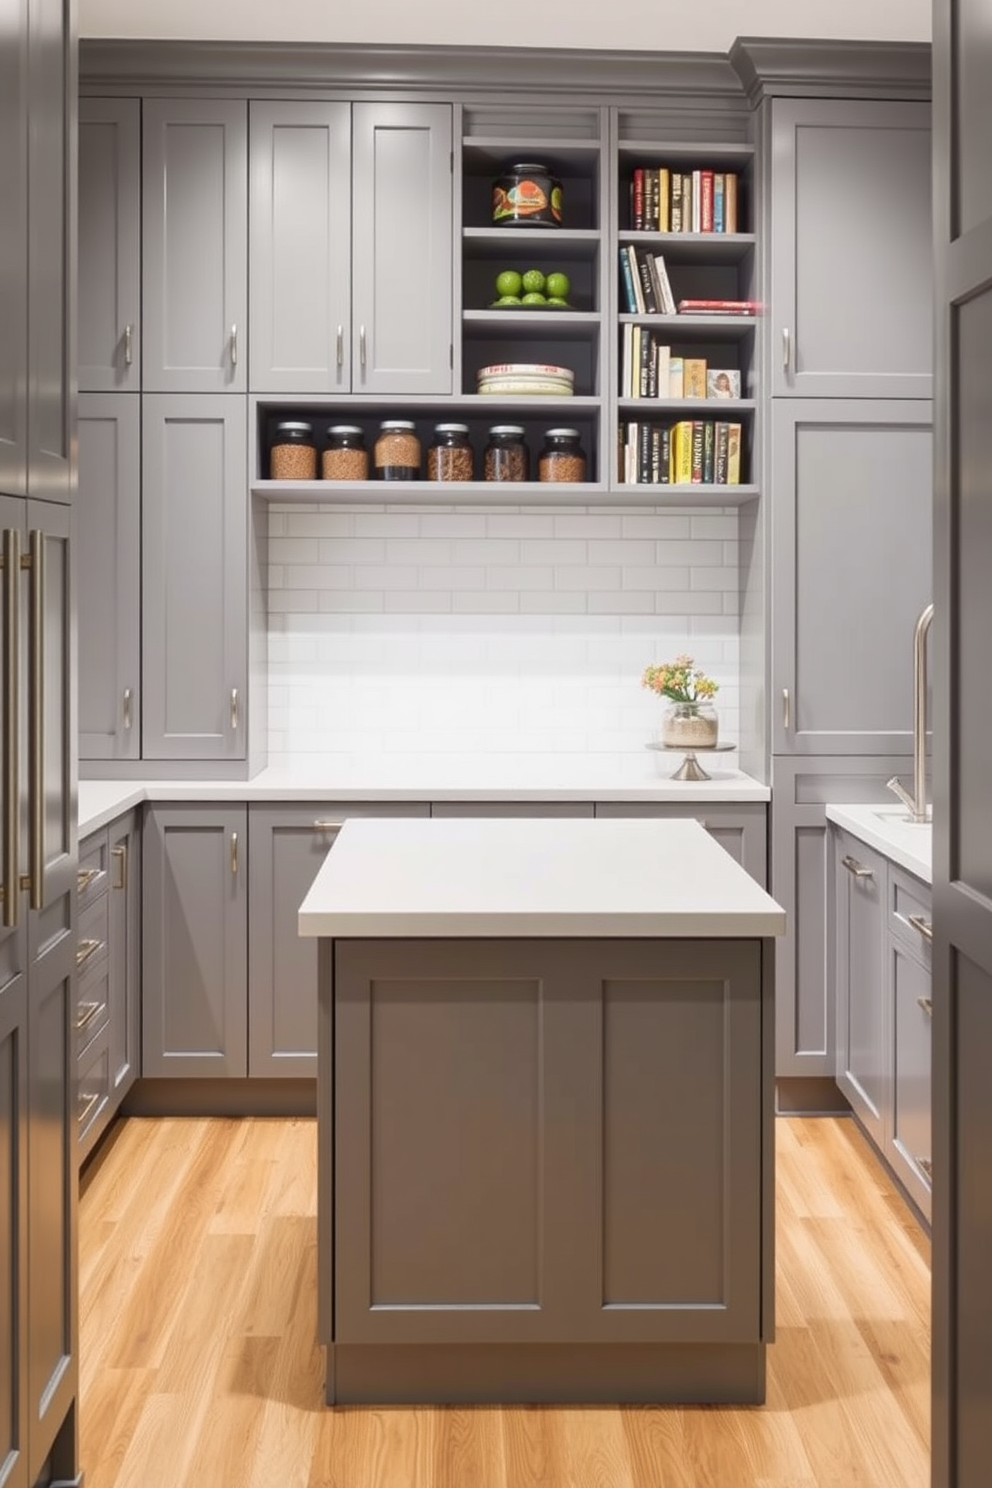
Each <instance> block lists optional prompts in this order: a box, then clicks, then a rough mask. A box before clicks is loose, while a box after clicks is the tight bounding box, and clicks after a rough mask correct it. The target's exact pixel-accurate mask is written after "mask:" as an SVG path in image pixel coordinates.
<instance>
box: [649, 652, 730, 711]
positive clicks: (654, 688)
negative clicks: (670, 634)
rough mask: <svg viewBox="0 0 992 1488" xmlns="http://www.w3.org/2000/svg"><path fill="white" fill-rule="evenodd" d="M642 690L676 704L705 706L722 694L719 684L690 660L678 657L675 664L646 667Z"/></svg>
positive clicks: (661, 663)
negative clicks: (704, 704) (711, 699)
mask: <svg viewBox="0 0 992 1488" xmlns="http://www.w3.org/2000/svg"><path fill="white" fill-rule="evenodd" d="M641 686H642V687H647V688H648V689H649V690H650V691H651V692H656V693H657V694H658V696H659V697H666V698H670V699H671V700H672V702H673V703H702V702H705V701H707V700H708V699H709V698H712V697H715V696H716V694H717V693H718V692H719V690H720V684H719V682H714V681H713V678H712V677H707V676H705V675H704V674H703V673H702V672H701V671H700V670H699V669H698V668H697V667H696V664H695V662H694V661H693V659H692V657H691V656H676V658H675V660H674V661H663V662H660V663H659V665H658V666H648V667H645V668H644V673H643V675H642V677H641Z"/></svg>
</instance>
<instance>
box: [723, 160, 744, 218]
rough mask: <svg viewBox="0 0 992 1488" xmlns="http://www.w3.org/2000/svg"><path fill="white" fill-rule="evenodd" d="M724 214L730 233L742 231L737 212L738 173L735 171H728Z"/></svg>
mask: <svg viewBox="0 0 992 1488" xmlns="http://www.w3.org/2000/svg"><path fill="white" fill-rule="evenodd" d="M723 216H724V221H725V222H726V224H727V226H726V231H727V232H728V233H735V232H740V227H739V226H738V214H737V175H736V173H735V172H734V171H728V172H727V179H726V181H725V183H724V202H723Z"/></svg>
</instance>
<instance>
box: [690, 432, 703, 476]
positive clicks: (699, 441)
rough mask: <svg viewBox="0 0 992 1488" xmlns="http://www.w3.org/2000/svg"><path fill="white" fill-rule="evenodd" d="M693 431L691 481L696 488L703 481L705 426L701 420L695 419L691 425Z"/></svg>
mask: <svg viewBox="0 0 992 1488" xmlns="http://www.w3.org/2000/svg"><path fill="white" fill-rule="evenodd" d="M689 427H690V428H691V430H692V454H691V461H692V463H691V467H690V468H691V475H690V480H691V482H692V484H693V485H694V486H698V485H701V484H702V480H703V425H702V420H701V419H694V420H693V422H692V423H691V424H690V425H689Z"/></svg>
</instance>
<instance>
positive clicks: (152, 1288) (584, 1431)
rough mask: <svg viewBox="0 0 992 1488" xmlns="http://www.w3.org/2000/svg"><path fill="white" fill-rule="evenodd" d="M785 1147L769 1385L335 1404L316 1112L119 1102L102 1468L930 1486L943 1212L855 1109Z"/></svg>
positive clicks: (101, 1395)
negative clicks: (692, 1399)
mask: <svg viewBox="0 0 992 1488" xmlns="http://www.w3.org/2000/svg"><path fill="white" fill-rule="evenodd" d="M776 1147H777V1163H778V1187H777V1214H776V1227H777V1266H776V1270H777V1279H776V1306H777V1313H778V1335H777V1340H776V1342H775V1343H774V1344H773V1345H772V1347H771V1348H770V1349H769V1354H768V1399H767V1404H766V1405H765V1406H764V1407H755V1408H750V1409H740V1410H739V1409H730V1408H700V1407H696V1408H693V1409H680V1408H676V1407H651V1406H644V1407H632V1408H620V1407H615V1408H614V1407H589V1408H563V1409H558V1408H551V1407H537V1406H534V1407H507V1408H501V1407H492V1408H487V1407H478V1408H459V1409H450V1410H444V1409H436V1408H430V1407H422V1408H421V1407H418V1408H413V1409H364V1408H359V1407H338V1408H336V1409H334V1410H328V1409H327V1408H326V1407H325V1405H324V1400H323V1377H324V1362H323V1351H322V1350H321V1349H320V1348H319V1347H318V1345H317V1341H316V1282H317V1270H316V1212H315V1210H316V1127H315V1124H314V1122H313V1121H312V1120H308V1119H299V1120H293V1121H276V1120H270V1119H267V1120H255V1119H252V1120H246V1121H231V1120H216V1121H215V1120H211V1121H198V1120H184V1121H180V1120H168V1121H163V1120H154V1119H151V1118H143V1119H140V1120H138V1119H135V1120H130V1121H125V1122H122V1123H119V1125H118V1128H117V1129H116V1130H115V1131H114V1133H113V1135H112V1138H111V1141H110V1142H109V1144H107V1145H106V1147H105V1149H104V1150H103V1151H101V1152H100V1153H98V1155H97V1158H96V1160H95V1161H94V1162H93V1163H92V1164H91V1165H90V1167H89V1168H88V1170H87V1172H86V1175H85V1177H84V1180H83V1183H82V1185H81V1202H80V1247H81V1254H80V1276H81V1287H80V1327H81V1354H82V1361H81V1386H80V1389H81V1411H80V1433H81V1454H82V1462H83V1465H84V1467H85V1468H86V1471H87V1484H88V1488H139V1485H140V1488H208V1485H212V1484H214V1483H218V1484H224V1485H225V1488H273V1485H276V1484H278V1485H279V1488H927V1485H928V1482H929V1460H928V1453H929V1441H928V1439H929V1380H928V1368H929V1364H928V1360H929V1270H928V1259H929V1243H928V1241H927V1238H926V1235H925V1234H924V1232H923V1231H922V1230H921V1229H920V1226H919V1225H918V1223H917V1221H916V1219H915V1217H914V1216H913V1214H912V1213H911V1211H910V1210H909V1209H908V1208H907V1206H906V1205H905V1203H904V1201H903V1200H902V1198H901V1197H900V1195H899V1193H898V1190H897V1189H896V1188H895V1186H894V1185H893V1184H892V1182H891V1180H890V1179H889V1178H888V1177H887V1175H886V1173H885V1171H884V1170H883V1169H882V1168H881V1166H880V1165H879V1163H878V1162H877V1160H876V1159H875V1158H874V1156H873V1155H872V1153H871V1152H870V1150H869V1149H868V1147H867V1145H866V1143H865V1140H864V1138H863V1136H862V1135H861V1134H860V1133H859V1132H858V1131H857V1128H856V1127H855V1125H854V1123H853V1122H852V1121H849V1120H847V1121H845V1120H835V1119H819V1120H805V1121H804V1120H802V1119H799V1118H790V1119H787V1120H786V1119H781V1120H779V1121H778V1122H777V1123H776Z"/></svg>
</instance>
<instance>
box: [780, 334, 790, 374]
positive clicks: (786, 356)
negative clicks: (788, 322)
mask: <svg viewBox="0 0 992 1488" xmlns="http://www.w3.org/2000/svg"><path fill="white" fill-rule="evenodd" d="M791 366H792V335H791V333H790V331H789V327H788V326H783V327H782V371H783V372H788V370H789V368H790V367H791Z"/></svg>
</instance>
